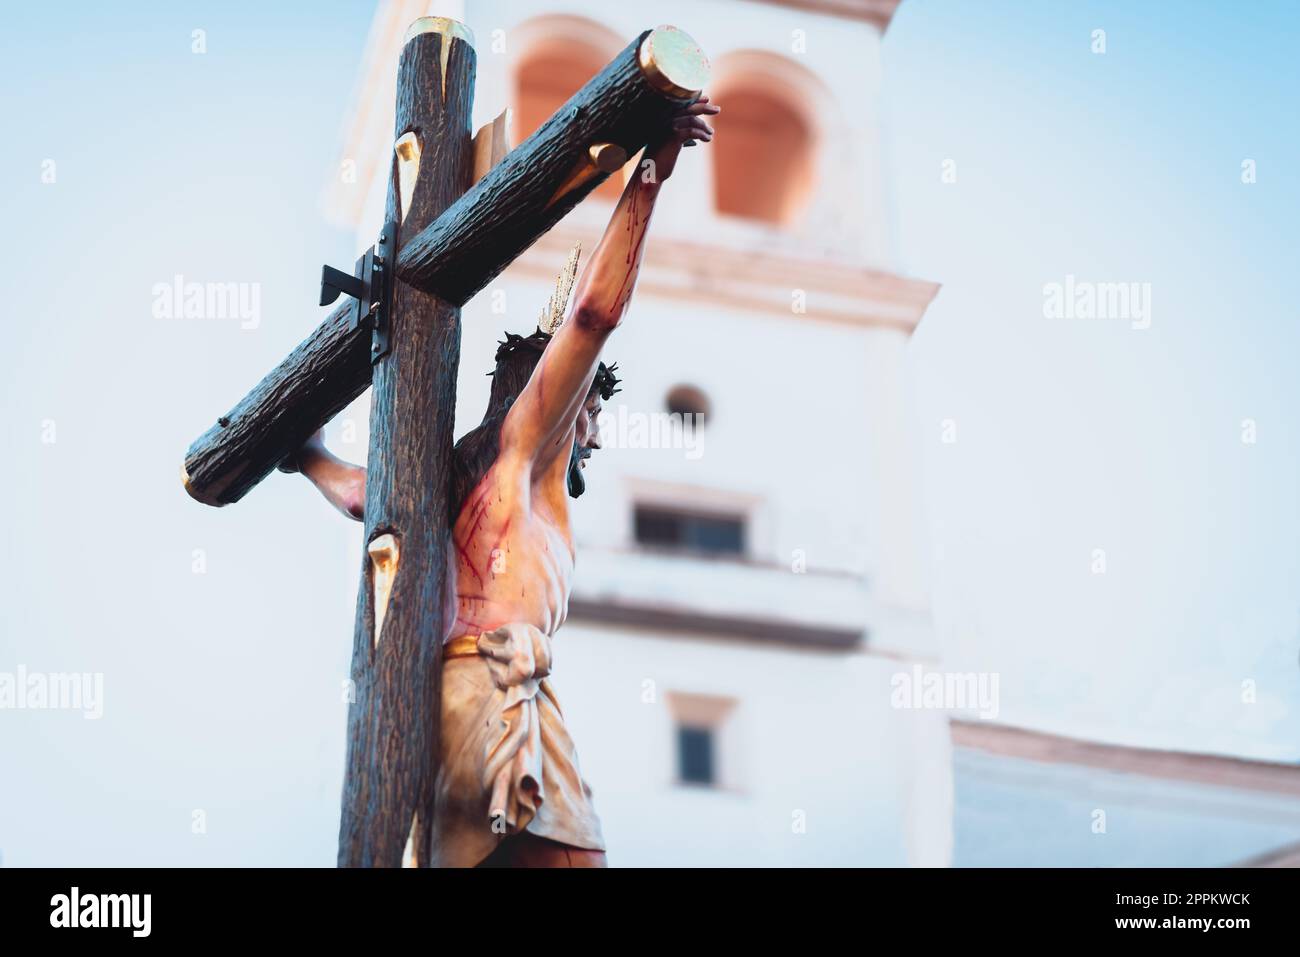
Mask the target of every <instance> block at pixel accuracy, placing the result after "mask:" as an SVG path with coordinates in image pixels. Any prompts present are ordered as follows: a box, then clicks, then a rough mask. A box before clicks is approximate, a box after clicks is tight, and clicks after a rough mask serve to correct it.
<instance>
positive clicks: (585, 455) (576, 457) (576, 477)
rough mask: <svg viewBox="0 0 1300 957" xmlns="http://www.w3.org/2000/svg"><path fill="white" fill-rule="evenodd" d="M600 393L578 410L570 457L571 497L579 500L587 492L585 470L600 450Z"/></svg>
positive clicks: (594, 393) (589, 397) (589, 398)
mask: <svg viewBox="0 0 1300 957" xmlns="http://www.w3.org/2000/svg"><path fill="white" fill-rule="evenodd" d="M600 412H601V401H600V393H599V392H595V391H593V392H592V393H591V394H590V395H588V396H587V401H586V402H584V403H583V404H582V408H581V409H579V410H578V420H577V422H576V424H575V426H574V431H573V452H572V454H571V455H570V456H569V495H570V496H571V497H572V498H578V497H579V496H580V495H582V493H583V492H585V491H586V490H587V480H586V478H585V477H584V476H583V474H582V473H583V470H584V469H585V468H586V467H587V460H588V459H589V458H591V453H592V452H593V451H595V450H596V449H598V448H600V424H599V419H600Z"/></svg>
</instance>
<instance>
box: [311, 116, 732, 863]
mask: <svg viewBox="0 0 1300 957" xmlns="http://www.w3.org/2000/svg"><path fill="white" fill-rule="evenodd" d="M718 112H719V107H718V106H716V105H714V104H712V103H710V102H709V98H708V97H701V98H700V99H699V100H698V101H697V102H695V103H694V104H692V105H691V106H688V107H684V108H683V109H681V110H680V111H678V112H677V114H676V115H675V116H674V117H673V118H672V120H671V122H670V124H669V125H668V127H667V129H666V130H665V132H664V133H663V135H662V136H660V137H659V138H658V139H657V140H656V141H654V142H652V143H651V144H650V145H649V146H647V147H646V150H645V154H644V157H643V159H642V162H641V164H640V169H639V170H638V172H637V173H636V174H634V175H633V176H632V177H631V179H629V181H628V183H627V186H626V188H625V189H624V190H623V194H622V197H621V198H620V199H619V202H618V206H617V207H616V208H615V210H614V215H613V216H612V217H611V219H610V222H609V226H608V227H607V228H606V229H605V234H604V236H603V237H602V238H601V240H600V243H599V245H597V247H596V251H595V253H594V254H593V255H592V257H591V260H590V261H589V262H588V263H587V266H586V268H585V269H584V270H583V272H582V278H581V280H580V281H579V282H578V287H577V295H576V296H575V297H573V302H572V305H571V307H569V306H568V299H569V291H570V289H571V288H572V285H573V277H574V273H575V270H576V261H577V260H576V251H575V254H574V256H572V257H571V258H570V264H569V268H568V270H566V273H564V274H561V277H560V282H559V284H558V285H557V290H556V294H555V295H554V296H553V297H552V300H551V303H550V307H549V309H548V310H547V313H546V314H545V315H544V316H543V320H542V322H541V323H539V325H538V328H537V330H536V331H535V332H533V333H532V334H531V335H528V336H519V335H513V334H510V333H507V334H506V338H505V341H504V342H502V343H501V346H500V348H499V349H498V350H497V353H496V368H495V370H494V371H493V372H492V390H491V397H490V399H489V400H488V408H487V413H486V414H485V415H484V417H483V421H482V422H481V423H480V424H479V425H478V427H477V428H475V429H473V430H472V431H470V432H469V433H467V434H466V435H465V436H464V437H462V438H461V440H460V441H459V442H457V443H456V447H455V453H454V454H455V461H454V463H453V470H452V471H453V480H452V484H453V487H452V491H451V501H452V502H455V503H459V504H458V506H457V508H456V514H457V516H458V517H457V519H456V523H455V526H454V528H453V531H452V538H453V547H454V549H455V558H454V561H452V562H451V565H452V567H454V568H455V569H456V579H455V588H456V603H455V607H456V618H455V621H454V623H452V624H451V628H450V630H449V632H448V634H447V637H446V644H445V647H444V649H443V666H442V726H441V755H440V758H441V760H440V765H439V772H438V781H437V784H436V803H435V811H434V826H433V837H432V842H431V843H432V846H431V847H429V848H428V852H429V855H430V856H429V860H430V861H431V862H432V863H433V864H434V865H435V866H444V867H474V866H522V867H604V866H605V840H604V837H603V836H602V834H601V828H600V820H599V818H598V817H597V816H596V811H595V808H594V807H593V805H592V794H591V788H590V787H589V786H588V785H587V783H586V781H584V780H583V778H582V775H581V773H580V772H579V770H578V757H577V752H576V750H575V748H574V745H573V741H572V739H571V738H570V737H569V733H568V731H567V729H566V728H565V724H564V716H563V714H562V713H561V711H560V705H559V702H558V700H557V699H556V696H555V693H554V691H553V689H552V687H551V683H550V681H548V680H547V678H548V675H549V674H550V670H551V641H552V639H553V638H554V636H555V633H556V632H557V631H558V630H559V628H560V626H561V625H562V624H564V620H565V617H566V615H567V613H568V603H569V592H570V589H571V586H572V580H573V569H574V561H575V557H576V556H575V552H574V546H573V537H572V534H571V532H570V528H569V505H568V499H569V498H570V497H572V498H577V497H578V496H580V495H581V494H582V493H583V490H584V489H585V487H586V485H585V478H584V476H583V470H584V469H585V468H586V465H587V459H588V458H589V457H590V456H591V453H592V451H593V450H595V449H598V448H600V443H599V439H598V433H599V429H598V425H597V423H598V417H599V415H600V412H601V402H602V400H607V399H609V398H610V396H611V395H613V393H614V392H615V391H617V390H616V389H615V385H616V384H617V382H618V380H617V379H616V378H615V376H614V370H615V366H613V365H609V366H606V365H605V363H603V362H601V361H600V353H601V349H602V347H603V346H604V345H605V340H606V339H608V338H609V335H610V333H612V332H613V331H614V329H615V328H617V327H618V325H619V322H620V321H621V320H622V318H623V314H624V312H626V310H627V305H628V301H629V300H630V299H631V297H632V289H633V287H634V286H635V284H636V278H637V272H638V270H639V268H640V264H641V255H642V252H643V251H644V248H645V234H646V229H647V228H648V226H649V223H650V214H651V212H652V211H653V209H654V204H655V199H656V197H657V196H658V195H659V190H660V189H661V188H662V186H663V183H664V182H665V181H666V180H667V179H668V177H669V176H671V175H672V172H673V169H674V167H675V166H676V164H677V159H678V156H679V153H680V152H681V149H682V147H683V146H684V145H694V143H695V142H705V143H707V142H709V141H710V140H712V138H713V128H712V127H711V126H710V125H709V123H708V122H707V120H706V119H705V117H706V116H708V115H712V114H716V113H718ZM647 160H648V161H650V162H649V163H648V164H647V162H646V161H647ZM566 307H567V311H566ZM294 467H296V469H297V470H299V471H301V472H302V473H303V474H304V475H306V476H307V477H308V478H309V479H310V480H311V482H312V483H313V484H314V485H315V486H316V487H317V488H318V489H319V490H320V491H321V493H322V494H323V495H324V496H325V498H326V499H327V500H328V501H329V502H330V503H331V504H333V505H334V506H335V507H336V508H338V509H339V510H340V511H342V512H343V513H344V514H345V515H348V516H350V517H351V518H355V519H358V520H360V519H361V518H362V517H363V510H364V507H365V499H366V494H365V481H366V477H365V476H366V473H365V469H364V468H361V467H359V466H356V465H351V464H349V463H347V462H343V461H341V460H340V459H338V458H336V457H335V456H334V455H332V454H331V453H330V452H329V451H328V450H326V448H325V447H324V444H323V443H322V441H321V438H320V435H319V433H318V434H317V436H316V437H314V438H313V439H312V440H311V441H310V442H308V443H307V444H306V445H305V446H304V447H303V449H302V450H301V451H300V452H299V453H298V455H297V457H296V461H295V462H293V463H290V464H289V469H292V468H294Z"/></svg>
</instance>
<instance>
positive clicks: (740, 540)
mask: <svg viewBox="0 0 1300 957" xmlns="http://www.w3.org/2000/svg"><path fill="white" fill-rule="evenodd" d="M635 518H636V521H635V525H636V540H637V542H638V543H639V544H641V545H652V546H655V547H657V548H672V549H680V550H681V551H694V552H707V553H709V554H715V555H742V554H744V551H745V520H744V519H743V518H742V517H739V516H734V515H704V514H700V513H696V512H688V511H682V510H677V509H671V508H662V507H657V506H648V505H638V506H637V507H636V516H635Z"/></svg>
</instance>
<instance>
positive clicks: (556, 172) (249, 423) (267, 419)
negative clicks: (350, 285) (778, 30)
mask: <svg viewBox="0 0 1300 957" xmlns="http://www.w3.org/2000/svg"><path fill="white" fill-rule="evenodd" d="M425 19H426V20H432V19H437V18H425ZM462 29H463V28H462ZM707 77H708V61H707V60H706V59H705V57H704V54H703V52H702V51H701V50H700V49H699V47H698V46H697V45H696V44H695V41H693V40H692V39H691V38H690V37H689V36H688V35H687V34H685V33H683V32H682V31H680V30H678V29H676V28H674V27H658V28H656V29H654V30H647V31H645V32H644V33H642V34H641V35H640V36H639V37H637V39H636V40H634V41H633V42H632V43H630V44H628V46H627V47H626V48H624V49H623V51H622V52H621V53H619V54H618V56H616V57H615V58H614V59H613V60H612V61H610V63H609V64H608V65H607V66H606V67H605V68H604V69H603V70H601V72H600V73H598V74H597V75H596V76H595V77H593V78H592V79H591V80H590V81H589V82H588V83H587V84H586V85H585V86H583V88H582V89H581V90H579V91H578V92H577V93H575V94H574V95H573V97H572V98H570V99H569V101H568V102H567V103H565V104H564V105H563V106H562V107H560V109H559V110H557V111H556V112H555V114H554V115H553V116H552V117H551V118H550V119H549V120H547V121H546V122H545V123H544V124H542V126H541V127H540V128H539V129H538V130H537V131H536V132H534V133H533V134H532V135H531V136H529V137H528V139H526V140H525V141H524V142H523V143H521V144H519V146H517V147H515V149H513V150H511V151H510V153H509V154H507V156H506V158H505V159H504V160H503V161H502V162H501V163H500V164H498V165H497V166H496V167H494V168H493V169H492V170H491V172H489V173H488V174H487V175H485V176H484V177H483V178H482V179H480V180H479V181H478V182H477V183H475V184H473V186H472V187H471V188H470V189H469V190H468V192H466V193H465V194H464V195H463V196H460V197H459V198H458V200H457V201H456V202H454V203H452V204H451V205H450V206H449V208H447V209H446V210H445V211H442V212H441V213H440V215H438V216H437V217H436V218H434V219H432V220H431V221H430V222H429V223H428V224H426V225H424V227H423V228H422V229H421V230H420V231H419V233H418V234H414V235H412V234H411V232H410V231H409V230H408V229H406V228H404V229H403V239H402V248H401V253H400V256H399V258H398V261H397V275H398V278H400V279H401V280H402V281H403V282H404V283H407V284H409V285H411V286H413V287H415V288H417V289H420V290H421V291H424V292H427V293H431V294H436V295H439V296H441V297H442V298H444V299H446V300H447V301H448V302H451V303H454V304H456V305H462V304H464V303H465V302H466V301H467V300H468V299H469V298H470V297H471V296H472V295H473V294H474V293H475V292H477V291H478V290H480V289H482V288H483V287H484V286H485V285H486V284H487V283H488V282H490V281H491V280H492V279H493V278H494V277H495V276H496V275H497V274H498V273H500V272H501V271H502V270H503V269H505V267H506V266H508V265H509V264H510V263H511V262H513V261H514V260H515V258H516V257H517V256H518V255H519V254H520V253H522V252H523V251H524V250H525V249H527V248H528V247H529V246H530V245H532V244H533V242H535V241H536V240H537V238H538V237H540V236H541V235H542V234H543V233H545V232H546V231H547V230H548V229H550V228H551V226H553V225H555V223H556V222H558V221H559V220H560V219H561V218H562V217H563V216H564V215H565V214H566V213H568V212H569V210H571V209H572V208H573V207H574V206H575V205H577V203H578V202H580V201H581V200H582V199H583V198H584V197H585V196H586V195H587V194H588V193H590V192H591V191H592V190H593V189H595V188H596V187H597V186H599V185H600V184H601V183H602V182H604V181H605V179H606V178H607V177H608V176H609V174H610V173H611V172H613V171H614V170H616V169H618V168H619V167H620V166H622V164H623V162H624V161H625V160H626V159H627V157H629V156H631V155H633V154H635V153H636V152H637V151H639V150H640V149H641V148H642V147H643V146H645V144H646V143H647V142H648V140H649V138H650V137H651V136H653V135H654V134H655V133H656V132H657V131H658V130H659V129H660V128H661V125H662V123H663V121H664V120H665V119H666V118H667V117H668V115H669V114H670V113H671V112H672V110H673V109H674V108H675V107H677V106H680V105H681V104H683V103H686V102H690V101H693V100H694V99H696V98H697V97H698V96H699V94H700V91H701V90H702V89H703V87H704V83H705V81H706V79H707ZM439 82H441V78H439ZM404 95H406V94H403V93H402V92H400V91H399V93H398V99H399V103H400V101H401V99H402V97H403V96H404ZM462 140H463V145H464V146H465V148H466V149H468V137H467V136H466V137H463V138H462ZM428 148H429V145H428V144H425V149H428ZM401 149H402V144H400V143H399V144H398V151H399V153H400V151H401ZM418 162H422V161H418ZM421 178H422V177H421ZM466 185H468V184H466ZM357 309H358V304H357V303H356V302H355V301H348V302H346V303H344V304H343V305H342V306H340V307H339V308H337V309H336V310H335V311H334V312H332V313H331V314H330V315H329V316H328V317H327V318H326V319H325V321H324V322H323V323H321V325H320V326H319V327H318V328H317V329H316V331H315V332H313V333H312V334H311V335H310V336H309V337H308V338H307V339H306V340H304V341H303V342H302V343H301V344H300V345H299V346H298V347H297V348H296V349H294V351H293V352H292V353H290V354H289V356H288V358H286V359H285V360H284V361H283V362H281V363H280V364H279V365H278V366H276V368H275V369H274V370H272V371H271V373H270V374H269V375H267V376H266V377H265V378H264V379H263V380H262V381H261V382H260V383H259V384H258V385H257V386H256V387H254V389H253V390H252V391H251V392H249V393H248V394H247V395H246V396H245V397H244V398H243V399H242V400H241V401H240V402H239V404H238V405H236V406H235V407H234V408H233V409H231V410H230V411H229V412H227V413H226V414H225V415H223V416H221V417H220V418H219V419H218V420H217V422H216V424H215V425H213V426H212V427H211V428H209V429H208V430H207V431H206V432H204V433H203V434H202V435H201V436H199V438H197V439H196V440H195V441H194V443H193V444H192V445H191V446H190V448H189V450H188V452H187V453H186V455H185V463H184V466H183V468H182V479H183V481H184V483H185V488H186V490H187V491H188V492H189V494H190V495H191V496H193V497H194V498H195V499H197V500H198V501H200V502H202V503H204V504H205V505H216V506H221V505H229V504H231V503H232V502H237V501H239V500H240V499H241V498H243V497H244V495H245V494H247V493H248V491H249V490H250V489H251V488H253V486H255V485H257V484H258V483H259V482H261V481H262V479H264V478H265V477H266V476H267V475H268V474H269V473H270V472H271V471H272V470H273V469H275V467H276V466H277V465H279V464H280V463H281V462H283V461H284V460H285V459H286V458H287V457H288V456H289V455H291V454H292V453H293V452H295V451H296V450H297V449H298V448H299V447H300V446H301V445H302V443H303V442H305V441H306V440H307V439H308V438H309V437H310V436H311V435H312V433H314V432H315V431H316V430H317V429H319V428H320V427H321V426H322V425H324V424H325V423H326V422H328V421H329V420H330V419H331V418H333V417H334V416H335V415H336V414H338V412H339V411H340V410H341V409H343V408H344V407H345V406H346V405H347V404H348V403H349V402H351V401H352V400H353V399H355V398H356V397H357V396H358V395H360V394H361V393H362V392H363V391H365V388H366V386H368V385H369V384H370V382H371V362H370V359H371V338H372V336H371V330H370V329H369V328H368V327H367V325H366V324H365V323H364V322H358V321H357V316H356V312H357Z"/></svg>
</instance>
